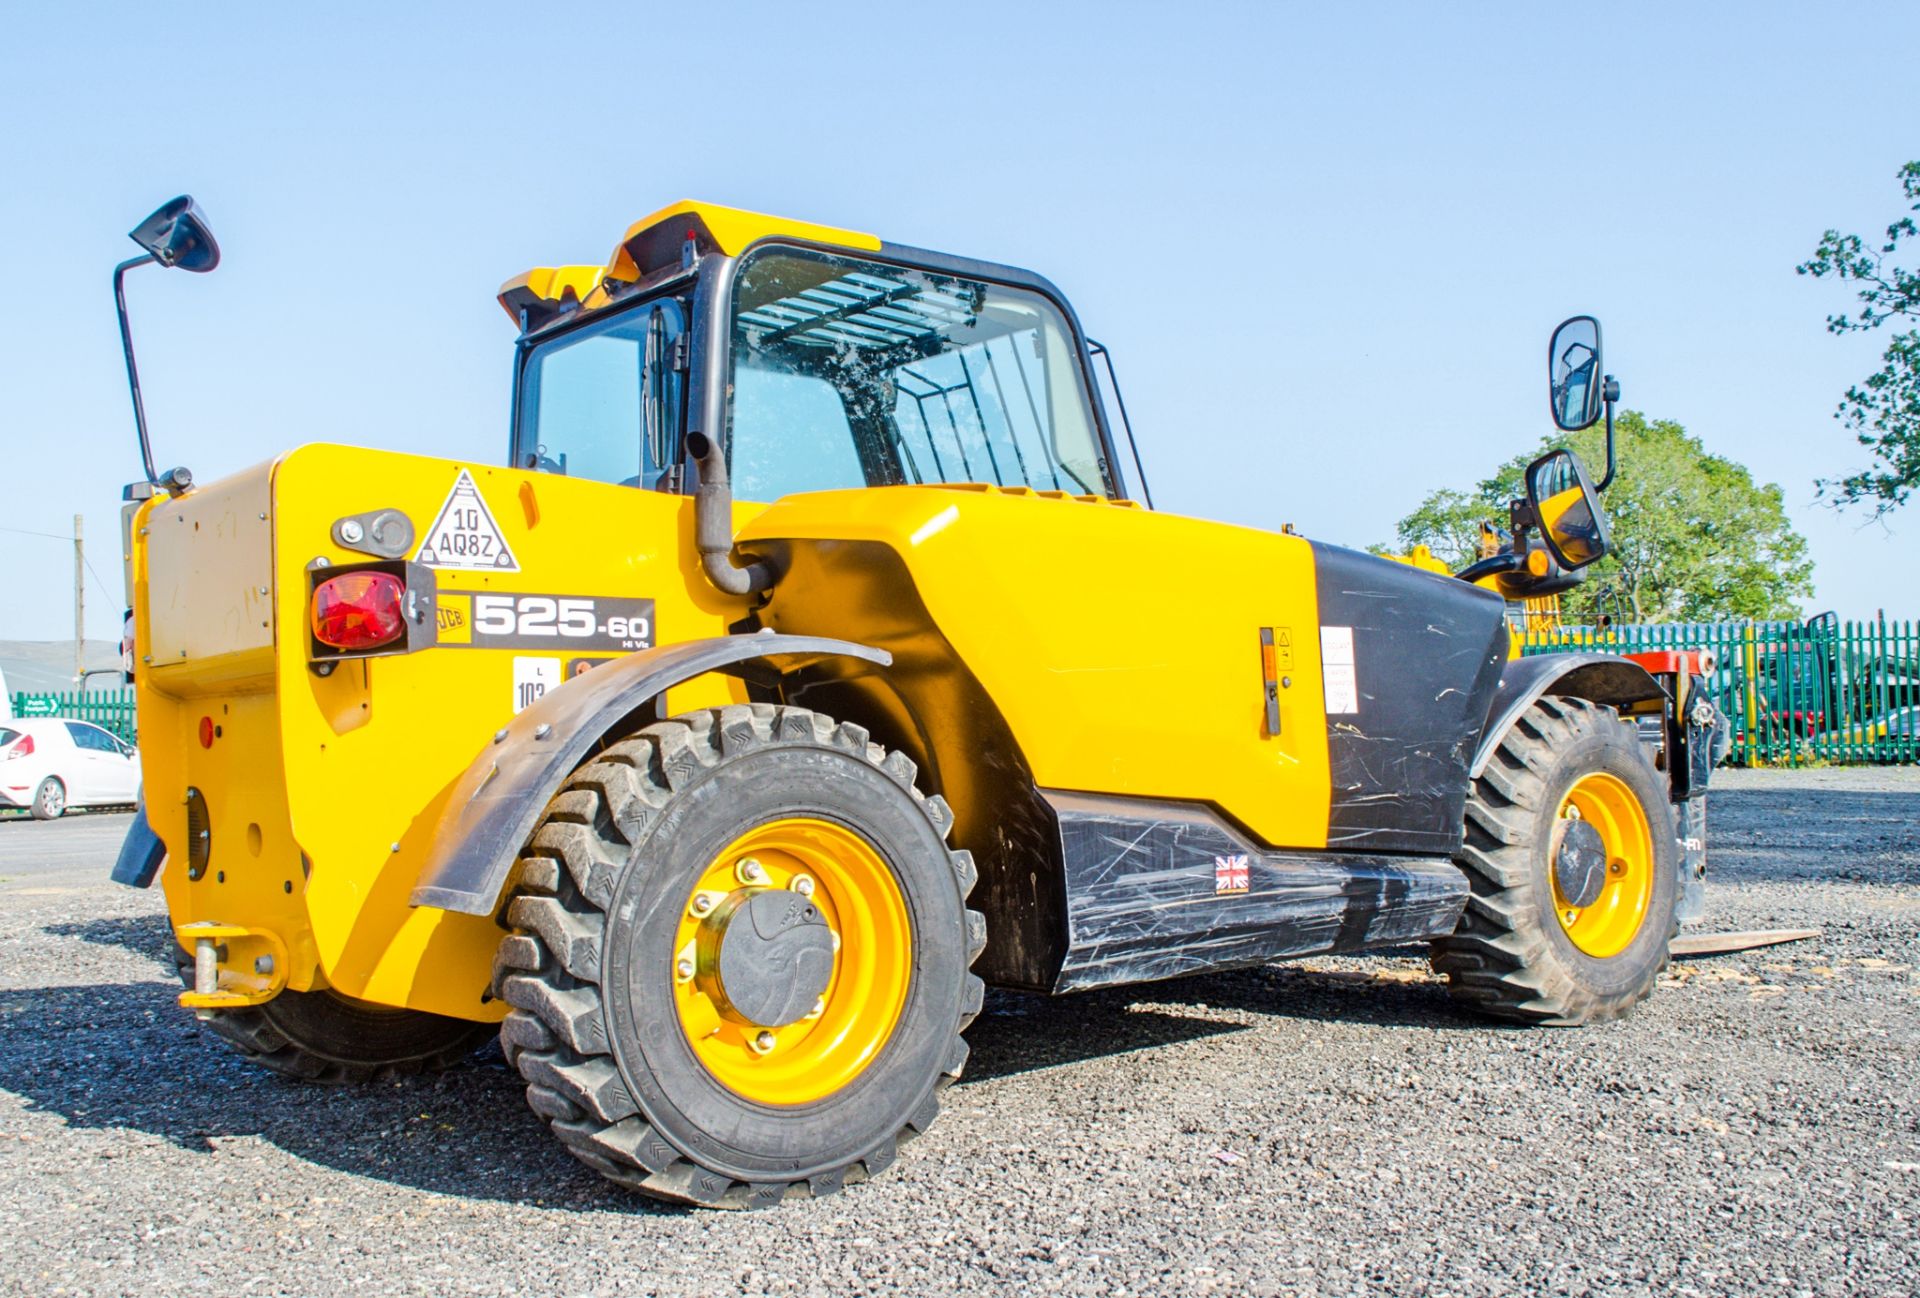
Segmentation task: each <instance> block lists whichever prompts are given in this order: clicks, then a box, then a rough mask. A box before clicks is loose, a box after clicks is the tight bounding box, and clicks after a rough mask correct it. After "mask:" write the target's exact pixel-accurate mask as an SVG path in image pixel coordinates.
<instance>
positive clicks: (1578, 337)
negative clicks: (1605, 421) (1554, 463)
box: [1547, 315, 1606, 433]
mask: <svg viewBox="0 0 1920 1298" xmlns="http://www.w3.org/2000/svg"><path fill="white" fill-rule="evenodd" d="M1603 377H1604V376H1603V375H1602V374H1601V372H1600V322H1599V321H1598V320H1596V319H1594V318H1593V317H1592V316H1590V315H1577V316H1574V317H1573V318H1572V319H1571V320H1568V321H1566V322H1565V323H1563V324H1562V325H1561V326H1560V327H1559V328H1558V329H1555V330H1554V331H1553V341H1552V342H1551V343H1549V344H1548V345H1547V381H1548V393H1549V396H1550V399H1551V403H1552V406H1553V422H1554V423H1555V424H1557V425H1559V426H1560V427H1561V428H1562V429H1564V430H1566V431H1567V432H1570V433H1572V432H1578V431H1579V430H1580V429H1582V428H1588V427H1591V426H1592V425H1593V422H1594V421H1595V420H1596V419H1598V418H1600V409H1601V401H1602V399H1603V396H1604V389H1605V387H1606V385H1605V383H1604V382H1603V381H1602V380H1603Z"/></svg>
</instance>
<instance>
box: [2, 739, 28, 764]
mask: <svg viewBox="0 0 1920 1298" xmlns="http://www.w3.org/2000/svg"><path fill="white" fill-rule="evenodd" d="M31 756H33V736H32V735H21V736H20V742H19V743H17V744H15V745H14V746H13V747H11V748H9V749H8V750H7V760H8V761H12V760H13V759H14V758H16V757H31Z"/></svg>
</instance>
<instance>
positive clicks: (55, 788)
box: [33, 775, 67, 820]
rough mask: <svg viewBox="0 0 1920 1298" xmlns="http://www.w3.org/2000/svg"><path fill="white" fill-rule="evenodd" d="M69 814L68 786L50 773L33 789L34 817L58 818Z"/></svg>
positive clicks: (40, 818)
mask: <svg viewBox="0 0 1920 1298" xmlns="http://www.w3.org/2000/svg"><path fill="white" fill-rule="evenodd" d="M66 814H67V786H66V785H64V784H62V783H60V781H59V780H57V779H55V778H54V777H53V776H51V775H49V776H48V777H47V778H46V779H44V780H42V781H40V787H39V788H37V789H35V790H34V791H33V818H34V819H35V820H58V819H60V817H62V816H64V815H66Z"/></svg>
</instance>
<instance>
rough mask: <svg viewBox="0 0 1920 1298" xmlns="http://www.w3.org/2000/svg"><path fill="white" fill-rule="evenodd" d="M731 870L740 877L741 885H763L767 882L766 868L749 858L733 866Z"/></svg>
mask: <svg viewBox="0 0 1920 1298" xmlns="http://www.w3.org/2000/svg"><path fill="white" fill-rule="evenodd" d="M733 870H734V873H735V874H737V875H738V876H739V877H740V882H741V883H765V882H766V881H767V867H766V866H764V865H762V864H760V862H758V861H756V860H754V858H752V857H751V856H749V857H747V858H746V859H745V860H743V861H741V862H740V864H738V865H736V866H734V867H733Z"/></svg>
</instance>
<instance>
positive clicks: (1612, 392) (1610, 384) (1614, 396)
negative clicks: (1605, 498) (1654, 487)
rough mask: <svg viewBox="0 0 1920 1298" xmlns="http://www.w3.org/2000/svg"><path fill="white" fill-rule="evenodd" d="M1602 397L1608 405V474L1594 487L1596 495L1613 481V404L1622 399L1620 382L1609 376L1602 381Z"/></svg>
mask: <svg viewBox="0 0 1920 1298" xmlns="http://www.w3.org/2000/svg"><path fill="white" fill-rule="evenodd" d="M1600 395H1601V396H1602V397H1603V398H1604V399H1605V401H1606V403H1607V474H1606V476H1605V477H1603V478H1601V479H1600V482H1599V485H1598V486H1596V487H1594V489H1593V490H1594V494H1596V495H1598V494H1599V493H1600V492H1602V491H1605V490H1606V489H1607V485H1608V484H1609V483H1611V482H1612V481H1613V403H1614V402H1616V401H1618V400H1619V399H1620V380H1619V379H1616V378H1614V377H1613V375H1611V374H1609V375H1607V376H1606V377H1605V378H1604V379H1602V380H1601V387H1600Z"/></svg>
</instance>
